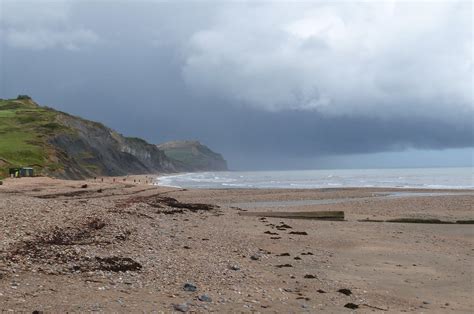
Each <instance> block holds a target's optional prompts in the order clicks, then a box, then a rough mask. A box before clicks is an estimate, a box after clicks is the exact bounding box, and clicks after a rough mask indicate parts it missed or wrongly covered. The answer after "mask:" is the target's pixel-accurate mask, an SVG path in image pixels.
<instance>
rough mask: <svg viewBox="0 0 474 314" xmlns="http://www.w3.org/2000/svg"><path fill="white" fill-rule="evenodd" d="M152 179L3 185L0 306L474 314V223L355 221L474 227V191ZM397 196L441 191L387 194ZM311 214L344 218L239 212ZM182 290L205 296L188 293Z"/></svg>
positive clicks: (26, 180)
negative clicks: (194, 185)
mask: <svg viewBox="0 0 474 314" xmlns="http://www.w3.org/2000/svg"><path fill="white" fill-rule="evenodd" d="M151 178H152V177H151V176H146V177H145V176H134V177H128V178H104V180H103V181H102V179H97V180H88V181H62V180H53V179H48V178H22V179H8V180H5V181H4V184H3V185H2V186H0V217H1V220H0V229H1V230H2V232H1V233H0V243H1V244H0V308H1V309H2V310H9V309H11V310H16V311H34V310H38V311H46V312H50V311H52V312H63V311H118V312H130V311H132V312H137V311H165V312H171V311H180V310H181V311H185V310H188V311H197V312H208V311H216V312H229V311H232V312H315V311H326V312H344V311H347V312H349V311H351V309H350V308H348V307H345V306H350V304H353V306H358V309H356V310H358V311H360V312H371V311H376V312H377V311H389V312H402V311H403V312H417V313H418V312H440V313H441V312H466V313H468V312H472V310H473V308H474V302H473V298H472V295H473V292H474V282H473V266H472V265H473V254H474V230H473V229H474V228H473V226H472V225H442V224H405V223H364V222H359V221H358V220H360V219H367V218H369V219H393V218H402V217H405V218H424V219H426V218H431V219H441V220H449V221H455V220H461V219H465V220H468V219H474V214H473V211H472V209H473V204H474V196H473V194H474V192H473V191H436V190H432V191H428V190H421V191H416V190H397V189H319V190H243V189H242V190H185V189H175V188H166V187H156V186H150V185H148V184H147V183H148V181H149V180H150V179H151ZM114 179H115V180H114ZM124 179H125V181H124ZM86 184H87V186H85V185H86ZM400 191H401V192H422V193H427V192H428V193H443V194H441V195H426V194H421V195H420V196H413V195H405V196H399V197H383V196H382V195H385V194H388V193H393V192H400ZM459 192H462V193H461V194H459V195H458V194H456V195H451V193H459ZM340 200H343V201H340ZM196 203H199V204H210V205H212V206H207V205H205V206H204V205H194V204H196ZM252 204H254V205H255V206H252ZM314 210H342V211H344V212H345V221H318V220H304V219H287V218H285V219H282V218H262V217H250V216H242V215H240V213H242V212H243V211H247V212H252V211H314ZM186 283H189V284H192V286H195V288H196V291H186V290H185V289H184V285H185V284H186ZM189 287H191V286H187V288H186V289H187V290H194V289H193V288H189ZM341 289H347V290H341ZM339 290H341V292H339ZM342 292H344V293H342ZM347 294H349V295H347ZM203 295H205V296H206V297H208V298H210V302H208V301H209V299H207V298H206V297H203ZM199 299H201V300H199Z"/></svg>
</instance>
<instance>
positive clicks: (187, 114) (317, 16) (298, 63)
mask: <svg viewBox="0 0 474 314" xmlns="http://www.w3.org/2000/svg"><path fill="white" fill-rule="evenodd" d="M0 45H1V50H0V97H1V98H12V97H16V95H18V94H28V95H30V96H32V97H33V98H34V99H35V100H36V101H37V102H39V103H40V104H43V105H49V106H52V107H54V108H57V109H60V110H63V111H67V112H69V113H72V114H76V115H80V116H83V117H85V118H89V119H93V120H97V121H101V122H103V123H104V124H106V125H108V126H110V127H112V128H114V129H116V130H117V131H119V132H120V133H122V134H124V135H128V136H139V137H143V138H145V139H146V140H148V141H149V142H152V143H160V142H164V141H168V140H174V139H197V140H200V141H202V142H203V143H205V144H208V146H210V147H211V148H212V149H214V150H216V151H218V152H221V153H223V154H224V155H225V157H226V159H227V160H228V161H229V164H230V167H231V168H233V169H276V168H284V169H291V168H294V169H304V168H326V167H332V168H337V167H397V166H400V167H411V166H413V167H416V166H467V165H472V158H473V146H474V133H473V131H474V130H473V118H474V101H473V5H472V3H471V1H402V0H400V1H305V2H299V1H291V2H290V1H288V2H284V1H152V0H149V1H112V0H110V1H96V0H94V1H74V0H56V1H43V0H35V1H22V0H0Z"/></svg>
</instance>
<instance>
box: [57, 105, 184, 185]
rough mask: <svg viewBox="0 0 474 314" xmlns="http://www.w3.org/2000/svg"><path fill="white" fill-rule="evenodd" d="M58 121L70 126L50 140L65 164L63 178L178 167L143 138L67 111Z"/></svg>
mask: <svg viewBox="0 0 474 314" xmlns="http://www.w3.org/2000/svg"><path fill="white" fill-rule="evenodd" d="M57 120H58V123H61V124H62V125H65V126H66V127H67V128H68V129H69V132H64V133H62V134H59V135H56V136H55V137H53V138H52V139H51V140H50V143H51V144H52V145H53V146H54V147H55V148H56V149H57V150H58V158H59V160H60V163H61V164H63V165H64V171H63V173H61V174H59V176H60V177H66V178H73V179H76V178H82V177H90V176H97V175H108V176H120V175H127V174H145V173H159V172H175V171H177V170H178V169H177V168H176V167H175V165H174V164H173V161H172V160H170V159H169V158H167V157H166V155H165V154H164V153H163V152H162V151H160V150H159V149H158V148H157V147H156V146H155V145H152V144H149V143H147V142H146V141H144V140H142V139H138V138H127V137H124V136H122V135H120V134H118V133H117V132H115V131H113V130H112V129H110V128H107V127H105V126H104V125H102V124H100V123H97V122H92V121H88V120H83V119H80V118H77V117H73V116H69V115H66V114H60V115H58V117H57Z"/></svg>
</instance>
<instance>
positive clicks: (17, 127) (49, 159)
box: [0, 97, 65, 177]
mask: <svg viewBox="0 0 474 314" xmlns="http://www.w3.org/2000/svg"><path fill="white" fill-rule="evenodd" d="M58 114H59V112H58V111H55V110H53V109H50V108H47V107H40V106H38V105H37V104H36V103H35V102H34V101H33V100H31V99H30V98H26V97H23V98H21V99H20V97H19V99H7V100H3V99H2V100H0V177H2V176H6V175H7V174H8V168H10V167H21V166H33V167H35V168H50V170H53V169H54V168H57V167H59V165H58V164H57V163H55V162H54V156H52V152H53V151H52V149H51V146H50V145H49V143H48V139H49V138H50V137H51V136H54V134H56V133H58V132H64V131H65V128H64V126H62V125H61V124H59V123H57V122H56V118H57V116H58Z"/></svg>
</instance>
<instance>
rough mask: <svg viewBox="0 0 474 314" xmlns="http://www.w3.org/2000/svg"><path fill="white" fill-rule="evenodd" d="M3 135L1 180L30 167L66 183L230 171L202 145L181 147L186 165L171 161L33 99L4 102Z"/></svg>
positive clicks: (153, 149)
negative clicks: (11, 171)
mask: <svg viewBox="0 0 474 314" xmlns="http://www.w3.org/2000/svg"><path fill="white" fill-rule="evenodd" d="M0 134H1V136H0V178H1V177H2V176H7V175H8V169H9V168H10V167H25V166H29V167H34V169H35V172H36V173H37V174H43V175H49V176H52V177H60V178H66V179H82V178H86V177H94V176H120V175H128V174H147V173H171V172H177V171H202V170H224V169H226V168H227V165H226V164H225V160H224V159H223V158H222V156H220V155H219V154H216V153H214V152H212V151H211V150H209V149H208V148H207V147H205V146H203V145H201V144H199V143H197V142H184V143H186V145H184V146H182V145H181V146H179V145H178V146H177V147H176V148H178V151H177V152H178V153H180V154H182V155H183V156H185V158H184V159H183V158H170V157H169V156H167V155H166V154H165V152H164V151H162V150H160V149H159V148H158V147H157V146H156V145H153V144H150V143H147V142H146V141H144V140H142V139H139V138H131V137H125V136H123V135H121V134H119V133H117V132H115V131H114V130H112V129H110V128H108V127H106V126H104V125H103V124H101V123H97V122H93V121H89V120H85V119H82V118H79V117H75V116H71V115H69V114H67V113H64V112H60V111H57V110H54V109H52V108H48V107H42V106H40V105H38V104H37V103H35V102H34V101H33V100H32V99H31V98H29V97H27V98H21V99H20V98H18V99H7V100H4V99H0ZM189 144H192V145H189Z"/></svg>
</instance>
